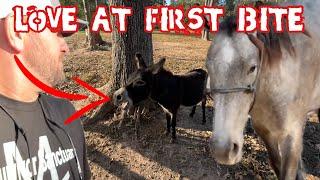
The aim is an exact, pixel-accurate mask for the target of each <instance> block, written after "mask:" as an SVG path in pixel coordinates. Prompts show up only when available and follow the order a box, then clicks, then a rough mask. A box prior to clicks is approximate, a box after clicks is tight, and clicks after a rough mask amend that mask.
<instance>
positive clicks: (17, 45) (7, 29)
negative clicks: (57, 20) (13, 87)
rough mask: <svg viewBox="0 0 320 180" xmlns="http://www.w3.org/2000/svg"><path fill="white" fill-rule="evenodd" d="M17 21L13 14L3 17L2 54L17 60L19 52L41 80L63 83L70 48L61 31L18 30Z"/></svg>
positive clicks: (0, 28)
mask: <svg viewBox="0 0 320 180" xmlns="http://www.w3.org/2000/svg"><path fill="white" fill-rule="evenodd" d="M13 23H14V18H13V17H6V18H3V19H0V57H7V59H13V56H14V55H18V57H19V58H20V59H21V60H22V61H23V63H24V64H25V66H26V67H27V68H28V69H29V70H30V71H31V72H32V73H33V74H34V75H35V76H36V77H37V78H39V79H40V80H41V81H43V82H45V83H47V84H48V85H52V86H53V85H56V84H57V83H59V82H61V81H62V80H63V79H64V73H63V63H62V62H63V59H64V56H65V53H66V52H68V51H69V49H68V46H67V44H66V42H65V40H64V39H63V37H62V36H61V34H60V33H53V32H51V31H50V30H49V29H46V30H44V31H43V32H41V33H36V32H28V33H20V32H15V31H14V26H13V25H14V24H13ZM0 68H1V67H0ZM0 75H1V70H0Z"/></svg>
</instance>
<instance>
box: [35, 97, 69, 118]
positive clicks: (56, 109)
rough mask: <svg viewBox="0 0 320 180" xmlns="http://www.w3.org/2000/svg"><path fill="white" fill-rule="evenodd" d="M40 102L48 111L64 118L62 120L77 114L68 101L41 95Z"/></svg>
mask: <svg viewBox="0 0 320 180" xmlns="http://www.w3.org/2000/svg"><path fill="white" fill-rule="evenodd" d="M40 101H41V102H42V103H43V104H44V107H45V108H46V111H48V112H49V113H50V114H51V113H53V114H55V115H59V116H62V118H67V117H69V116H71V115H72V114H73V113H74V112H75V108H74V106H73V105H72V104H71V102H70V101H68V100H66V99H61V98H57V97H53V96H51V95H47V94H41V96H40Z"/></svg>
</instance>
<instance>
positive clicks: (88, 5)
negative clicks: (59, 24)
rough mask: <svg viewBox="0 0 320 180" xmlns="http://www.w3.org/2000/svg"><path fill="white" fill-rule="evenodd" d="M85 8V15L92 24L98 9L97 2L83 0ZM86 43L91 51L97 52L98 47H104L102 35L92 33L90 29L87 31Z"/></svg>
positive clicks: (94, 0)
mask: <svg viewBox="0 0 320 180" xmlns="http://www.w3.org/2000/svg"><path fill="white" fill-rule="evenodd" d="M82 2H83V7H84V14H85V18H86V21H87V22H91V19H92V16H93V14H94V12H95V10H96V7H97V3H98V2H97V0H82ZM86 43H87V45H88V48H89V49H90V50H97V49H98V45H104V44H105V42H104V41H103V40H102V37H101V35H100V33H99V32H98V33H96V32H91V31H90V30H89V27H88V28H87V30H86Z"/></svg>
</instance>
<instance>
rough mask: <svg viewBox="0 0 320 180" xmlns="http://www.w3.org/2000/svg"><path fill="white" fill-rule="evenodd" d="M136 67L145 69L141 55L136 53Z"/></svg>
mask: <svg viewBox="0 0 320 180" xmlns="http://www.w3.org/2000/svg"><path fill="white" fill-rule="evenodd" d="M136 65H137V68H138V69H145V68H147V65H146V63H145V62H144V60H143V58H142V55H141V54H140V53H136Z"/></svg>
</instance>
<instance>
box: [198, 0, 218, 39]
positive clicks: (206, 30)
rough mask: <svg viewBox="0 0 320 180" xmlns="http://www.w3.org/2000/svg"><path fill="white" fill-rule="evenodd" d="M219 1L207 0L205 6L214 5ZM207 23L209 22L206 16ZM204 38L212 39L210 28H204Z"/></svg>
mask: <svg viewBox="0 0 320 180" xmlns="http://www.w3.org/2000/svg"><path fill="white" fill-rule="evenodd" d="M216 3H217V0H206V1H205V6H213V5H215V4H216ZM205 21H206V24H207V23H208V19H207V17H205ZM202 39H203V40H206V41H210V29H209V27H206V26H205V28H204V29H203V30H202Z"/></svg>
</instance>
